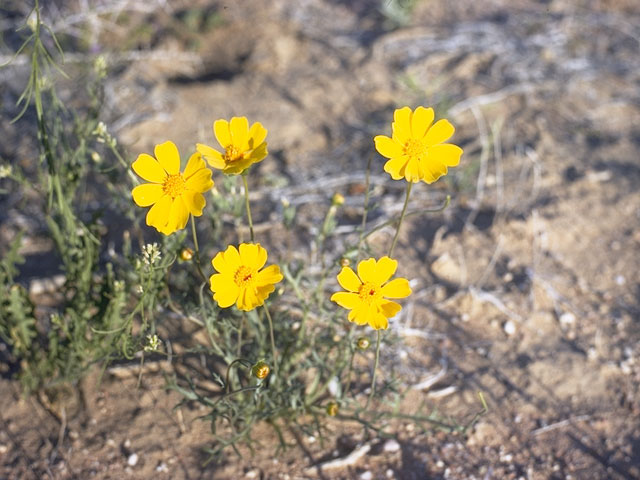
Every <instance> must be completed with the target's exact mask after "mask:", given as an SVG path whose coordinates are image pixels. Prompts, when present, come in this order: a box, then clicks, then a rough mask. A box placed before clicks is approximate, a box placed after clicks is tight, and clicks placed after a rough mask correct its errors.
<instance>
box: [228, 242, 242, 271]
mask: <svg viewBox="0 0 640 480" xmlns="http://www.w3.org/2000/svg"><path fill="white" fill-rule="evenodd" d="M224 261H225V263H226V264H227V267H228V268H230V269H232V270H233V271H234V272H235V271H236V269H237V268H238V267H239V266H240V265H241V263H240V253H239V252H238V250H237V249H236V247H234V246H233V245H229V246H228V247H227V249H226V250H225V251H224Z"/></svg>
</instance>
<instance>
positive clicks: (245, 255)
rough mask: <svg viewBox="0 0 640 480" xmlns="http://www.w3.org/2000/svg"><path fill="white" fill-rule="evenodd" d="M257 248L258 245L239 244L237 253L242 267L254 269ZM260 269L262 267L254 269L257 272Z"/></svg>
mask: <svg viewBox="0 0 640 480" xmlns="http://www.w3.org/2000/svg"><path fill="white" fill-rule="evenodd" d="M259 248H261V247H260V245H259V244H253V243H241V244H240V247H238V251H239V252H240V263H242V264H243V265H251V266H252V267H255V264H256V259H257V258H258V249H259ZM263 250H264V249H263ZM263 265H264V264H263ZM261 267H262V265H260V267H258V268H256V270H259V269H260V268H261Z"/></svg>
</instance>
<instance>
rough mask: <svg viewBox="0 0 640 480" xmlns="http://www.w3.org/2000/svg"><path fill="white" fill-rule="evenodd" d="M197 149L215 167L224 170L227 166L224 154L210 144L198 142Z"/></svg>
mask: <svg viewBox="0 0 640 480" xmlns="http://www.w3.org/2000/svg"><path fill="white" fill-rule="evenodd" d="M196 149H197V150H198V153H200V154H202V156H203V157H204V159H205V160H206V161H207V163H208V164H209V165H210V166H212V167H213V168H217V169H220V170H222V169H223V168H224V167H225V165H226V163H225V161H224V158H222V154H221V153H220V152H219V151H217V150H216V149H214V148H211V147H210V146H208V145H203V144H202V143H197V144H196Z"/></svg>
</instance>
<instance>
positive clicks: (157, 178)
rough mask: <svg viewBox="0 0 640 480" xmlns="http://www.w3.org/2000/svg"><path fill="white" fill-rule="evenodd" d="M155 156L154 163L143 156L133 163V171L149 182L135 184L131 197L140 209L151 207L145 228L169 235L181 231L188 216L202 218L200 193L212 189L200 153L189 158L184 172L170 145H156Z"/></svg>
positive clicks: (175, 150)
mask: <svg viewBox="0 0 640 480" xmlns="http://www.w3.org/2000/svg"><path fill="white" fill-rule="evenodd" d="M154 153H155V155H156V158H157V160H156V158H153V157H152V156H151V155H148V154H146V153H143V154H141V155H139V156H138V158H137V159H136V161H135V162H133V165H132V168H133V171H134V172H136V173H137V174H138V175H139V176H140V177H142V178H143V179H145V180H147V181H148V182H151V183H143V184H142V185H138V186H137V187H135V188H134V189H133V190H132V191H131V194H132V195H133V201H134V202H136V205H138V206H139V207H148V206H150V205H153V206H152V207H151V208H150V209H149V212H148V213H147V225H149V226H151V227H155V228H156V229H157V230H158V231H159V232H161V233H164V234H165V235H169V234H171V233H173V232H175V231H176V230H181V229H183V228H184V226H185V225H186V224H187V220H189V214H192V215H193V216H195V217H199V216H200V215H202V209H203V208H204V205H205V203H206V202H205V200H204V196H203V195H202V194H203V193H204V192H206V191H207V190H209V189H210V188H211V187H212V186H213V180H211V170H209V169H208V168H207V165H206V164H205V163H204V160H202V157H201V156H200V154H199V153H194V154H193V155H191V158H189V161H188V162H187V167H186V168H185V169H184V172H183V173H180V154H179V153H178V148H177V147H176V145H175V144H174V143H173V142H164V143H161V144H160V145H156V148H155V150H154Z"/></svg>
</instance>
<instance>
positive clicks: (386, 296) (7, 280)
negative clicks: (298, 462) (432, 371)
mask: <svg viewBox="0 0 640 480" xmlns="http://www.w3.org/2000/svg"><path fill="white" fill-rule="evenodd" d="M34 15H35V16H36V21H35V22H32V23H33V25H34V26H33V30H32V35H31V36H30V37H29V38H28V39H27V40H26V42H25V46H24V48H25V49H31V50H32V52H33V56H32V61H33V62H34V63H33V74H32V75H33V76H34V78H33V79H32V80H30V83H29V86H28V87H27V90H25V94H24V95H23V97H22V99H21V101H22V102H24V104H25V105H24V106H23V108H24V110H26V109H27V108H30V107H31V105H32V104H33V108H34V109H35V113H36V115H35V118H36V128H37V131H38V132H39V140H40V146H41V156H40V158H41V164H42V166H43V167H45V168H46V171H47V175H46V178H45V179H44V180H43V181H42V182H41V183H40V184H39V185H37V186H36V187H35V188H39V189H41V191H42V193H43V198H47V199H48V201H47V202H44V204H43V215H44V217H45V219H46V224H47V225H48V228H49V233H50V235H51V237H52V238H53V240H54V243H55V245H56V249H57V251H58V254H59V257H60V259H61V269H62V270H63V272H64V275H65V281H64V286H63V288H62V290H63V295H62V297H61V298H62V300H61V301H60V305H59V306H58V308H57V309H56V311H55V312H54V313H53V314H52V315H51V316H50V318H48V319H46V321H43V319H42V318H39V317H38V316H37V315H36V312H35V311H36V309H35V305H34V303H33V301H32V299H30V298H29V296H28V295H27V294H26V291H25V289H24V287H22V286H21V285H20V284H19V282H18V281H17V277H18V274H19V268H18V265H19V264H20V263H21V262H22V261H23V258H22V257H21V256H20V254H19V244H20V238H21V237H20V235H18V236H16V239H15V240H14V242H13V243H12V244H11V246H10V248H9V249H7V251H6V252H4V257H3V259H2V260H1V261H0V284H2V286H7V288H0V318H2V322H0V337H1V338H2V339H3V340H4V341H5V342H7V343H8V344H9V345H10V346H11V348H12V351H13V354H14V355H15V356H16V358H17V359H18V360H19V361H20V363H21V365H22V370H21V372H20V375H21V378H22V380H23V382H24V384H25V387H26V389H27V390H36V389H43V388H48V387H50V386H51V385H52V384H53V383H60V382H64V381H74V380H77V379H78V378H80V377H81V376H82V375H84V374H85V373H86V372H87V371H88V367H90V366H92V365H100V366H101V367H102V368H107V367H108V364H109V362H111V361H113V360H116V359H120V360H122V359H124V360H134V359H135V360H136V361H140V362H143V361H145V358H148V357H149V356H162V355H163V354H165V353H166V352H165V347H168V346H169V345H170V342H171V339H170V338H168V337H166V336H165V332H167V331H170V328H168V327H166V325H165V322H166V320H167V318H168V317H169V313H171V314H172V315H173V316H174V317H175V316H177V317H178V318H179V321H180V322H191V323H193V324H195V325H196V327H197V328H198V329H202V330H203V331H204V332H205V333H206V338H207V339H208V343H206V344H199V343H197V342H196V341H195V340H194V341H193V343H191V344H189V345H187V346H186V352H187V353H193V352H197V353H199V354H202V355H203V358H204V357H206V358H208V359H209V360H210V361H209V362H208V363H207V365H208V371H207V372H206V373H202V372H201V371H200V372H199V373H198V375H204V376H206V377H208V380H212V381H213V382H215V384H217V385H218V387H219V388H218V390H217V391H211V390H203V389H201V388H200V387H198V382H197V379H196V380H194V379H193V378H192V377H190V376H188V375H178V374H177V373H175V372H169V374H168V375H167V379H168V386H169V387H170V388H172V389H174V390H176V391H178V392H180V393H181V394H182V396H183V400H182V402H181V403H199V404H200V405H202V406H204V407H205V408H206V409H207V411H208V413H207V414H206V416H205V417H204V418H205V419H207V420H209V421H210V422H211V431H212V435H213V442H212V446H211V448H210V449H208V452H209V453H210V455H211V457H210V458H212V459H213V458H217V457H218V456H219V455H220V454H221V452H223V451H224V450H225V449H226V448H227V447H230V448H232V449H235V450H236V451H237V445H238V444H239V443H242V442H244V443H247V444H249V445H250V446H251V444H252V442H253V440H252V437H251V432H252V428H253V426H255V425H256V423H258V422H260V421H264V422H267V424H269V425H270V426H272V427H273V428H274V430H275V432H276V434H277V436H278V438H279V439H280V447H281V448H286V446H287V443H286V441H285V440H284V439H283V429H285V428H297V429H300V430H301V431H305V432H306V431H310V430H309V429H310V428H315V430H316V434H318V435H320V436H322V435H323V432H324V429H323V427H322V422H321V421H320V418H322V417H324V416H329V417H333V418H335V419H336V420H352V421H356V422H359V423H361V424H362V425H363V426H364V427H365V428H366V429H368V430H370V431H378V430H379V425H380V422H382V421H384V419H386V418H389V417H393V416H394V415H395V413H394V410H393V409H392V410H384V408H383V406H384V404H383V402H374V404H375V407H376V408H379V410H375V409H372V408H369V407H370V406H371V403H372V402H373V399H374V398H380V399H384V398H385V396H387V397H393V398H396V399H397V398H401V397H402V392H401V391H400V388H399V386H398V384H397V383H396V382H393V381H386V382H384V383H383V384H381V385H378V384H377V383H376V374H377V370H378V369H377V367H378V363H379V359H380V350H381V346H382V339H383V333H384V332H386V331H387V329H388V328H389V325H390V321H391V320H392V319H393V318H394V317H395V316H396V315H397V314H398V312H400V310H401V308H402V303H403V302H404V301H405V300H404V299H406V298H408V297H410V295H411V288H410V286H409V281H408V279H407V278H406V277H407V276H408V275H409V274H410V272H409V270H408V267H407V265H403V264H402V262H399V261H398V260H397V259H395V258H394V255H393V254H394V249H395V246H396V243H397V240H398V235H399V232H400V229H401V226H402V222H403V219H404V218H405V216H406V211H407V206H408V201H409V195H410V192H411V186H412V185H413V184H414V183H417V182H419V181H424V182H425V183H427V184H429V183H432V182H435V181H436V180H437V179H438V178H440V177H441V176H443V175H445V174H446V173H447V172H448V168H449V167H453V166H455V165H458V163H459V161H460V156H461V154H462V150H461V149H460V148H459V147H457V146H456V145H454V144H451V143H446V142H447V141H448V140H449V138H450V137H451V135H452V134H453V132H454V129H453V126H452V125H451V124H450V123H449V122H448V121H447V120H439V121H436V122H434V115H435V114H434V112H433V110H432V109H430V108H424V107H418V108H416V109H415V110H411V109H410V108H409V107H403V108H400V109H398V110H396V111H395V113H394V121H393V124H392V136H391V137H387V136H384V135H378V136H376V137H375V139H373V145H372V147H373V146H375V149H376V150H377V151H378V152H379V153H380V154H381V155H382V156H383V157H386V158H387V159H388V160H387V161H386V163H385V165H384V170H385V171H387V172H388V173H389V174H390V175H391V177H392V178H393V179H394V180H405V181H406V182H407V192H406V197H405V203H404V206H403V209H402V213H401V215H400V217H399V218H398V219H395V218H394V219H390V220H389V221H388V222H386V223H385V224H384V225H394V226H395V228H396V233H395V236H394V238H393V241H392V242H391V245H390V246H389V249H388V251H387V252H386V255H383V254H382V251H381V247H380V246H370V245H368V244H367V242H366V239H367V238H368V236H369V235H370V234H371V233H372V232H373V231H375V230H377V229H378V228H380V227H376V228H375V229H373V230H371V231H366V230H365V227H366V225H367V222H366V218H367V213H368V210H369V196H370V195H369V190H370V189H369V174H370V171H371V170H372V169H373V168H377V167H373V166H372V165H374V164H373V161H372V159H370V160H369V163H368V167H367V176H366V178H367V181H366V189H365V208H364V211H363V218H362V225H361V228H360V231H359V235H358V236H357V237H358V238H357V241H355V242H352V243H353V244H349V245H347V247H346V248H344V249H339V250H336V249H331V248H329V246H328V245H329V242H330V240H329V239H330V237H331V236H332V235H333V234H334V233H335V226H336V218H337V216H338V215H339V212H340V209H341V208H344V205H345V203H348V202H347V200H345V198H344V196H343V195H341V194H340V193H337V194H335V195H333V196H332V197H331V198H330V199H329V198H328V199H327V204H328V207H327V209H326V213H325V215H324V221H322V222H318V228H317V230H316V234H315V238H314V252H313V255H312V256H311V257H309V256H308V255H306V254H305V257H304V258H305V261H300V260H297V259H296V257H294V256H292V255H290V253H291V252H288V249H289V248H290V243H288V242H286V241H281V239H280V238H279V236H277V235H274V236H272V237H266V235H265V238H262V237H260V238H256V237H258V236H259V235H257V234H259V233H260V232H257V231H255V230H254V225H253V220H252V212H251V202H250V195H249V180H250V178H252V176H251V170H252V169H253V168H254V167H255V166H256V164H258V163H260V162H263V161H268V160H267V159H268V151H267V143H266V137H267V129H266V128H265V127H264V126H263V125H262V124H261V123H260V122H255V123H253V124H252V125H250V124H249V121H248V120H247V118H246V117H243V116H236V117H232V118H231V120H229V121H227V120H225V119H217V120H215V121H214V122H213V132H214V136H215V138H216V140H217V142H218V143H219V145H220V148H219V149H216V148H213V147H209V146H207V145H205V144H202V143H197V144H194V145H193V148H192V149H191V150H192V151H191V152H188V153H189V154H190V156H188V157H183V158H188V161H186V164H185V165H181V157H180V154H179V152H178V148H177V147H176V145H175V144H174V143H173V142H172V141H164V142H163V143H159V144H157V145H156V147H155V149H154V152H153V153H154V154H153V155H150V154H147V153H140V154H139V155H138V156H137V157H136V158H135V160H133V161H131V160H130V159H127V157H128V155H126V154H123V153H122V152H121V150H120V147H119V146H118V142H117V141H116V138H115V136H114V135H113V134H111V133H109V130H108V127H107V125H106V124H105V123H104V122H103V121H102V120H101V119H100V118H99V112H100V108H99V107H100V99H101V96H102V95H101V86H100V85H101V83H100V82H102V81H103V80H104V78H105V76H106V75H107V73H106V72H107V70H108V65H106V61H105V60H104V57H99V58H100V60H99V61H98V60H96V61H95V62H94V67H93V68H94V69H95V72H94V76H95V84H93V85H92V86H90V92H89V93H90V95H89V97H90V98H91V99H93V101H94V102H95V105H94V107H95V108H92V109H91V110H90V112H89V114H88V116H87V117H86V118H84V119H83V120H82V122H81V123H82V128H77V129H71V130H70V129H66V128H65V125H64V123H63V120H64V118H65V111H63V110H62V109H61V107H60V102H59V101H57V98H56V97H55V89H54V88H53V86H49V87H47V90H46V92H45V91H44V90H42V85H45V82H42V81H41V78H40V77H42V76H43V75H44V74H43V73H42V72H43V71H45V70H43V69H42V68H41V67H42V65H41V63H42V62H49V63H50V62H51V61H52V60H51V59H52V56H51V54H50V53H49V52H48V50H47V49H46V47H45V43H44V42H43V40H42V35H43V31H44V30H43V29H44V27H43V26H42V22H41V21H40V18H39V8H38V2H37V1H36V6H35V9H34ZM47 32H49V31H48V30H47ZM51 38H52V40H51V43H52V44H53V45H57V43H56V42H55V41H54V40H53V37H51ZM39 76H40V77H39ZM45 93H46V95H45ZM47 98H48V101H46V100H47ZM167 135H170V132H167ZM209 167H211V168H212V169H213V171H212V170H211V169H210V168H209ZM114 172H115V174H114ZM90 175H91V177H92V178H97V179H98V180H97V181H99V182H103V184H104V185H105V186H106V187H107V188H108V191H109V192H110V193H111V195H112V198H113V199H114V202H113V205H115V206H116V207H117V209H118V212H117V213H120V214H122V216H123V217H124V218H126V219H127V224H126V226H125V228H126V230H125V233H124V235H123V238H122V246H121V247H120V248H119V250H118V251H117V252H113V251H112V252H109V249H108V247H107V241H106V239H105V238H104V236H105V228H104V226H103V225H102V224H100V223H99V222H98V221H97V218H98V217H99V215H98V214H95V212H87V210H86V202H82V201H81V199H80V195H79V193H78V185H79V182H80V181H81V180H82V181H86V179H87V178H88V177H89V176H90ZM114 175H115V176H114ZM6 176H7V177H10V178H9V181H15V182H18V181H19V180H20V179H23V178H24V175H23V174H22V173H21V172H19V171H17V172H16V171H15V170H13V171H9V172H8V173H7V174H6ZM238 176H239V177H240V178H241V179H242V180H241V181H242V184H241V185H240V186H239V185H238V183H239V179H238ZM123 178H124V179H126V181H123ZM256 180H258V176H256ZM3 181H7V180H6V179H5V180H3ZM214 181H215V186H214ZM21 187H22V188H34V187H32V186H29V184H28V182H26V181H25V182H22V183H21ZM447 204H448V203H447ZM447 204H445V206H446V205H447ZM112 208H113V207H112ZM143 209H148V210H143ZM282 217H283V226H284V230H285V231H287V232H289V231H291V230H292V229H294V228H295V225H296V218H297V217H296V209H295V206H293V205H292V204H291V203H290V202H289V201H288V200H286V201H285V200H284V199H283V201H282ZM189 218H190V219H191V232H190V236H189V235H188V232H186V231H185V230H184V229H185V227H186V224H187V223H188V222H189ZM228 218H232V219H233V222H229V221H228ZM244 218H246V224H247V226H248V230H249V239H245V238H244V233H245V232H246V227H245V225H244V220H243V219H244ZM87 219H91V220H87ZM384 225H383V226H384ZM149 227H151V228H149ZM199 236H200V238H199ZM132 239H139V240H138V244H137V245H136V244H134V243H133V240H132ZM263 245H268V247H269V249H268V250H269V253H267V248H265V247H264V246H263ZM107 253H108V254H107ZM299 257H300V255H298V256H297V258H299ZM365 257H366V258H365ZM310 263H313V264H315V265H309V264H310ZM352 265H353V266H354V268H352ZM310 266H315V269H311V268H309V267H310ZM207 287H208V288H207ZM160 327H163V328H164V330H163V331H162V334H160V332H159V328H160ZM370 332H376V336H377V339H376V348H375V354H374V353H373V352H371V349H369V346H370V344H371V341H370V339H369V336H368V335H369V334H370ZM387 340H388V341H389V342H390V343H389V344H391V342H393V341H394V337H393V335H388V336H385V341H387ZM374 355H375V356H374ZM145 356H146V357H145ZM371 357H373V358H371ZM172 358H174V361H175V362H180V361H184V362H187V361H188V359H187V358H186V356H185V357H181V356H180V355H174V356H173V357H172ZM371 364H373V365H371ZM363 365H365V367H363ZM141 372H142V370H141ZM367 387H368V388H369V391H368V392H367ZM367 393H368V395H367ZM376 393H377V396H376V395H374V394H376ZM307 419H313V421H312V422H306V420H307ZM412 419H414V420H415V421H416V422H419V423H420V422H422V423H429V421H430V420H431V419H430V418H427V417H415V418H413V417H412ZM310 424H312V425H315V427H310V426H309V425H310ZM441 426H442V425H441ZM451 428H452V429H454V428H458V427H457V426H455V425H452V426H451Z"/></svg>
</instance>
